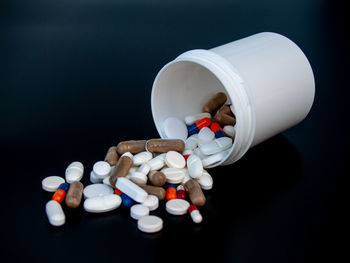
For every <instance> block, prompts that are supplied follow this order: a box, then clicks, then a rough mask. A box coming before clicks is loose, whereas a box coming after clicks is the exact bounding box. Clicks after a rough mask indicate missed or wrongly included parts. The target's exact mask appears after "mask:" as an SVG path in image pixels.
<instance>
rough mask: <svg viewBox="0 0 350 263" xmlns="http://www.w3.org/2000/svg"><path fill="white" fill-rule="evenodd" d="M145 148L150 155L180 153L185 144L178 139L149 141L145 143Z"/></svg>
mask: <svg viewBox="0 0 350 263" xmlns="http://www.w3.org/2000/svg"><path fill="white" fill-rule="evenodd" d="M146 148H147V150H148V151H149V152H152V153H167V152H169V151H176V152H180V153H182V152H183V151H184V149H185V143H184V141H183V140H178V139H151V140H148V141H147V143H146Z"/></svg>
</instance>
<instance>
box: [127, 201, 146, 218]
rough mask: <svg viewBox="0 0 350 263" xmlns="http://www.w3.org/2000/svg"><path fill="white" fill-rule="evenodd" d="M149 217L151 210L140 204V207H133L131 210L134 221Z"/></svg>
mask: <svg viewBox="0 0 350 263" xmlns="http://www.w3.org/2000/svg"><path fill="white" fill-rule="evenodd" d="M148 215H149V208H148V207H147V206H145V205H141V204H138V205H133V206H132V207H131V208H130V216H131V217H132V218H133V219H136V220H138V219H140V218H141V217H144V216H148Z"/></svg>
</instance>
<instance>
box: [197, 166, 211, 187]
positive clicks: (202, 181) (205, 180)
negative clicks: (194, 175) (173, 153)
mask: <svg viewBox="0 0 350 263" xmlns="http://www.w3.org/2000/svg"><path fill="white" fill-rule="evenodd" d="M197 182H198V183H199V185H200V186H201V188H202V189H203V190H210V189H212V188H213V178H212V177H211V175H210V174H209V173H208V172H207V171H206V170H203V174H202V176H201V177H199V178H198V179H197Z"/></svg>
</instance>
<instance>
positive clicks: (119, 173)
mask: <svg viewBox="0 0 350 263" xmlns="http://www.w3.org/2000/svg"><path fill="white" fill-rule="evenodd" d="M132 158H133V155H132V154H131V153H130V152H126V153H124V154H123V155H122V156H121V157H120V158H119V160H118V162H117V164H116V165H115V168H114V170H113V173H112V174H111V176H110V177H109V182H110V183H111V185H113V186H115V183H116V181H117V179H118V178H120V177H125V176H126V175H127V174H128V172H129V170H130V168H131V166H132V164H133V161H132Z"/></svg>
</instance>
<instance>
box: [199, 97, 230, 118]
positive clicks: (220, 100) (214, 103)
mask: <svg viewBox="0 0 350 263" xmlns="http://www.w3.org/2000/svg"><path fill="white" fill-rule="evenodd" d="M226 100H227V96H226V94H225V93H223V92H218V93H216V94H215V95H214V96H213V97H212V98H211V99H210V100H209V101H208V102H207V103H206V104H205V105H204V106H203V112H209V113H211V114H215V112H216V111H217V110H218V109H219V108H220V107H221V106H222V105H224V104H225V102H226Z"/></svg>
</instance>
